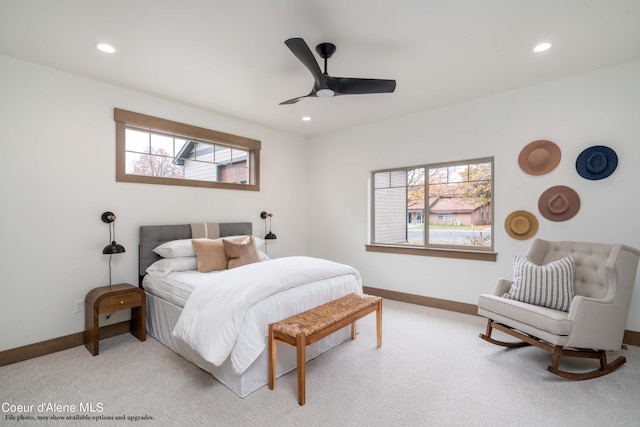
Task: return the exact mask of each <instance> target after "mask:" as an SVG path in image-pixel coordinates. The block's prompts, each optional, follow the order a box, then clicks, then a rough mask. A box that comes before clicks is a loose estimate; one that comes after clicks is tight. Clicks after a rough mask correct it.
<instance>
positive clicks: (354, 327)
mask: <svg viewBox="0 0 640 427" xmlns="http://www.w3.org/2000/svg"><path fill="white" fill-rule="evenodd" d="M351 339H352V340H355V339H356V322H353V323H352V324H351Z"/></svg>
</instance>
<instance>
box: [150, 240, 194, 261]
mask: <svg viewBox="0 0 640 427" xmlns="http://www.w3.org/2000/svg"><path fill="white" fill-rule="evenodd" d="M153 252H155V253H157V254H158V255H160V256H161V257H163V258H177V257H185V256H186V257H191V256H196V254H195V252H194V251H193V245H192V244H191V239H180V240H171V241H169V242H165V243H163V244H161V245H160V246H157V247H156V248H155V249H154V250H153Z"/></svg>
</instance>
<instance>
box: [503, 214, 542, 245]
mask: <svg viewBox="0 0 640 427" xmlns="http://www.w3.org/2000/svg"><path fill="white" fill-rule="evenodd" d="M519 217H521V218H523V219H525V220H526V221H528V223H529V228H528V230H527V231H526V233H518V231H517V230H515V229H514V228H513V221H514V220H515V219H516V218H519ZM504 229H505V230H506V232H507V234H508V235H509V236H511V237H513V238H514V239H517V240H527V239H530V238H532V237H533V236H535V234H536V233H537V232H538V218H536V216H535V215H534V214H532V213H531V212H527V211H514V212H511V213H510V214H509V215H507V217H506V218H505V220H504Z"/></svg>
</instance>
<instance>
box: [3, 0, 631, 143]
mask: <svg viewBox="0 0 640 427" xmlns="http://www.w3.org/2000/svg"><path fill="white" fill-rule="evenodd" d="M291 37H302V38H303V39H305V40H306V42H307V44H308V45H309V47H310V48H311V50H312V51H313V52H314V53H315V46H316V44H318V43H320V42H332V43H334V44H335V45H337V51H336V53H335V54H334V55H333V57H332V58H331V59H330V60H329V69H328V72H329V74H330V75H333V76H340V77H361V78H383V79H395V80H396V81H397V88H396V91H395V93H393V94H376V95H353V96H341V97H336V98H307V99H304V100H302V101H300V102H298V103H297V104H294V105H282V106H281V105H278V104H279V103H280V102H282V101H284V100H287V99H290V98H293V97H296V96H300V95H305V94H307V93H309V91H310V90H311V88H312V86H313V79H312V77H311V74H310V73H309V72H308V71H307V69H306V68H305V67H304V66H303V65H302V64H301V63H300V62H299V61H298V60H297V59H296V58H295V57H294V56H293V54H292V53H291V52H290V51H289V49H288V48H287V47H286V46H285V45H284V41H285V40H286V39H288V38H291ZM103 41H106V42H109V43H111V44H113V45H114V46H115V47H116V48H117V49H118V52H117V53H116V54H114V55H107V54H104V53H102V52H99V51H98V50H96V48H95V45H96V43H98V42H103ZM541 41H549V42H551V43H553V47H552V48H551V50H549V51H547V52H545V53H542V54H534V53H533V52H532V48H533V47H534V45H536V44H537V43H539V42H541ZM0 54H5V55H9V56H13V57H17V58H21V59H24V60H27V61H31V62H35V63H38V64H43V65H46V66H50V67H53V68H57V69H60V70H64V71H68V72H71V73H76V74H79V75H83V76H87V77H91V78H95V79H98V80H102V81H106V82H110V83H114V84H117V85H121V86H124V87H128V88H132V89H135V90H138V91H142V92H146V93H151V94H154V95H160V96H162V97H165V98H168V99H172V100H176V101H179V102H182V103H185V104H188V105H193V106H197V107H200V108H204V109H207V110H211V111H215V112H218V113H223V114H225V115H229V116H234V117H238V118H242V119H245V120H249V121H253V122H257V123H260V124H264V125H267V126H270V127H274V128H278V129H282V130H286V131H289V132H293V133H296V134H300V135H304V136H314V135H320V134H323V133H328V132H333V131H336V130H340V129H345V128H349V127H353V126H358V125H361V124H365V123H368V122H374V121H379V120H383V119H386V118H390V117H396V116H402V115H406V114H410V113H413V112H418V111H423V110H426V109H429V108H433V107H438V106H443V105H449V104H453V103H456V102H460V101H464V100H469V99H473V98H478V97H482V96H486V95H490V94H495V93H499V92H503V91H507V90H511V89H514V88H519V87H523V86H528V85H533V84H536V83H540V82H544V81H549V80H554V79H558V78H562V77H565V76H569V75H573V74H577V73H582V72H585V71H590V70H594V69H598V68H602V67H607V66H611V65H615V64H619V63H624V62H628V61H632V60H636V59H639V58H640V0H322V1H321V0H180V1H178V0H56V1H51V0H20V1H17V0H0ZM318 60H319V62H320V58H319V57H318ZM321 67H322V65H321ZM1 73H2V70H0V74H1ZM639 78H640V76H639ZM140 112H141V113H145V112H144V111H140ZM305 115H308V116H311V117H312V120H311V121H310V122H303V121H302V120H301V117H302V116H305Z"/></svg>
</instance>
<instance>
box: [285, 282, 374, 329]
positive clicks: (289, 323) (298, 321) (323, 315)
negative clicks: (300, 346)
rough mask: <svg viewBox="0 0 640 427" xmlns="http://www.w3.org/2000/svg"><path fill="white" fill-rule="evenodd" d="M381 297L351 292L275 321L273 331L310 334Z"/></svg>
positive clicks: (368, 305)
mask: <svg viewBox="0 0 640 427" xmlns="http://www.w3.org/2000/svg"><path fill="white" fill-rule="evenodd" d="M381 299H382V298H381V297H377V296H373V295H366V294H356V293H353V294H349V295H346V296H344V297H342V298H339V299H337V300H334V301H330V302H328V303H326V304H323V305H320V306H318V307H315V308H312V309H310V310H308V311H305V312H303V313H300V314H296V315H295V316H291V317H289V318H288V319H284V320H281V321H279V322H277V323H274V325H273V331H274V332H278V333H280V334H283V335H288V336H290V337H296V336H298V335H299V334H303V335H305V336H309V335H311V334H313V333H315V332H318V331H320V330H322V329H324V328H326V327H328V326H330V325H333V324H334V323H337V322H339V321H341V320H343V319H345V318H347V317H349V316H351V315H352V314H355V313H357V312H359V311H361V310H363V309H365V308H367V307H370V306H373V305H376V304H377V303H378V301H380V300H381Z"/></svg>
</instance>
